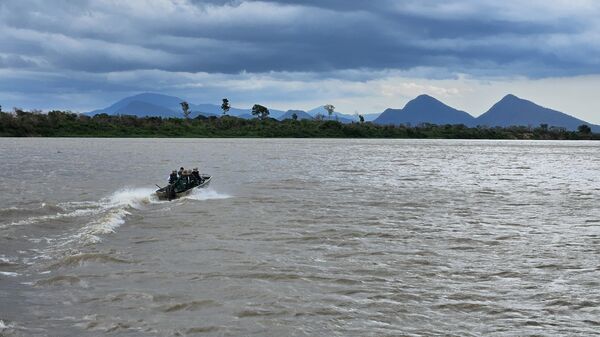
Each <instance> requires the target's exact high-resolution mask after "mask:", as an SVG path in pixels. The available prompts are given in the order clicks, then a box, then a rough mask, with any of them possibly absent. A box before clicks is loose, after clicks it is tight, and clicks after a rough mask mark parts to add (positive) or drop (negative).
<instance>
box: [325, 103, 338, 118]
mask: <svg viewBox="0 0 600 337" xmlns="http://www.w3.org/2000/svg"><path fill="white" fill-rule="evenodd" d="M323 108H324V109H325V110H326V111H327V114H328V115H329V119H331V115H332V114H333V112H334V111H335V107H334V106H333V105H331V104H325V105H324V106H323Z"/></svg>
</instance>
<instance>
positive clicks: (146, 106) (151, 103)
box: [86, 93, 285, 118]
mask: <svg viewBox="0 0 600 337" xmlns="http://www.w3.org/2000/svg"><path fill="white" fill-rule="evenodd" d="M183 101H185V100H184V99H182V98H179V97H176V96H168V95H163V94H155V93H143V94H138V95H134V96H130V97H126V98H123V99H122V100H120V101H118V102H116V103H114V104H113V105H111V106H109V107H106V108H104V109H98V110H94V111H90V112H88V113H86V115H89V116H93V115H97V114H101V113H106V114H109V115H134V116H138V117H144V116H158V117H163V118H169V117H182V116H183V115H182V113H181V105H180V104H179V103H181V102H183ZM188 103H189V104H190V110H191V111H192V113H191V115H190V117H192V118H194V117H196V116H198V115H204V116H220V115H221V114H222V113H223V111H222V110H221V106H220V105H216V104H193V103H190V102H189V101H188ZM269 112H270V117H273V118H279V117H280V116H282V115H283V114H284V113H285V112H284V111H281V110H275V109H272V110H271V109H270V110H269ZM228 114H229V115H232V116H236V117H241V118H248V116H249V115H250V116H251V115H252V114H251V109H238V108H233V107H232V108H231V109H230V110H229V112H228Z"/></svg>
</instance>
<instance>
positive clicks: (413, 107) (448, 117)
mask: <svg viewBox="0 0 600 337" xmlns="http://www.w3.org/2000/svg"><path fill="white" fill-rule="evenodd" d="M474 122H475V118H474V117H473V116H471V115H469V114H468V113H466V112H464V111H460V110H456V109H454V108H451V107H449V106H447V105H446V104H444V103H442V102H440V101H438V100H437V99H435V98H433V97H431V96H428V95H421V96H419V97H417V98H415V99H413V100H412V101H410V102H408V103H407V104H406V106H405V107H404V108H402V109H387V110H385V111H384V112H383V113H382V114H381V115H380V116H379V117H377V119H375V121H374V122H373V123H376V124H393V125H400V124H405V125H409V124H410V125H413V126H415V125H419V124H422V123H431V124H438V125H444V124H464V125H473V124H474Z"/></svg>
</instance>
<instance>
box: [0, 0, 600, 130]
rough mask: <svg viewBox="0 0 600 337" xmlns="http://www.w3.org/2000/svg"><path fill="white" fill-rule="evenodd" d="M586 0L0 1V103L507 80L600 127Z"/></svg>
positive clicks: (596, 24) (486, 93)
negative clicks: (154, 93) (140, 95)
mask: <svg viewBox="0 0 600 337" xmlns="http://www.w3.org/2000/svg"><path fill="white" fill-rule="evenodd" d="M598 17H600V1H596V0H568V1H566V0H552V1H547V0H529V1H522V0H519V1H513V0H504V1H498V0H446V1H434V0H370V1H367V0H304V1H299V0H298V1H297V0H265V1H242V0H232V1H224V0H207V1H200V0H122V1H120V0H53V1H47V0H0V105H2V107H3V109H4V110H9V109H11V108H12V107H20V108H25V109H42V110H47V109H70V110H73V111H81V112H84V111H89V110H93V109H97V108H102V107H106V106H108V105H110V104H112V103H113V102H115V101H116V100H118V99H121V98H124V97H126V96H129V95H132V94H137V93H141V92H158V93H164V94H171V95H175V96H178V97H182V98H184V99H187V100H189V101H190V102H193V103H214V104H220V101H221V99H222V98H223V97H227V98H229V100H230V101H231V102H232V105H233V106H235V107H240V108H245V107H250V106H252V105H253V104H255V103H259V104H263V105H266V106H267V107H271V108H277V109H282V110H287V109H304V110H309V109H312V108H314V107H316V106H320V105H323V104H333V105H335V106H336V110H337V111H341V112H344V113H350V114H353V113H376V112H381V111H383V110H385V109H386V108H401V107H403V106H404V105H405V104H406V103H407V102H408V101H409V100H411V99H412V98H414V97H416V96H417V95H420V94H429V95H432V96H434V97H436V98H438V99H440V100H442V101H444V102H445V103H447V104H449V105H451V106H453V107H455V108H458V109H461V110H465V111H467V112H469V113H471V114H472V115H474V116H478V115H480V114H482V113H484V112H485V111H487V110H488V109H489V108H490V107H491V106H492V105H493V104H494V103H495V102H497V101H498V100H500V99H501V98H502V97H503V96H504V95H506V94H509V93H512V94H515V95H517V96H520V97H522V98H526V99H529V100H532V101H534V102H536V103H538V104H540V105H543V106H546V107H551V108H553V109H557V110H561V111H563V112H566V113H569V114H571V115H574V116H576V117H578V118H581V119H584V120H586V121H589V122H592V123H598V124H600V94H599V89H600V20H598V19H597V18H598Z"/></svg>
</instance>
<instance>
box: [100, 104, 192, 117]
mask: <svg viewBox="0 0 600 337" xmlns="http://www.w3.org/2000/svg"><path fill="white" fill-rule="evenodd" d="M150 112H151V113H152V114H153V115H154V116H161V117H166V118H168V117H179V115H181V113H180V112H175V111H173V110H171V109H168V108H165V107H164V106H159V105H155V104H152V103H147V102H142V101H131V102H129V103H127V105H125V106H123V107H120V108H118V109H116V110H114V111H113V113H111V115H133V116H138V117H145V116H148V114H149V113H150Z"/></svg>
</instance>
